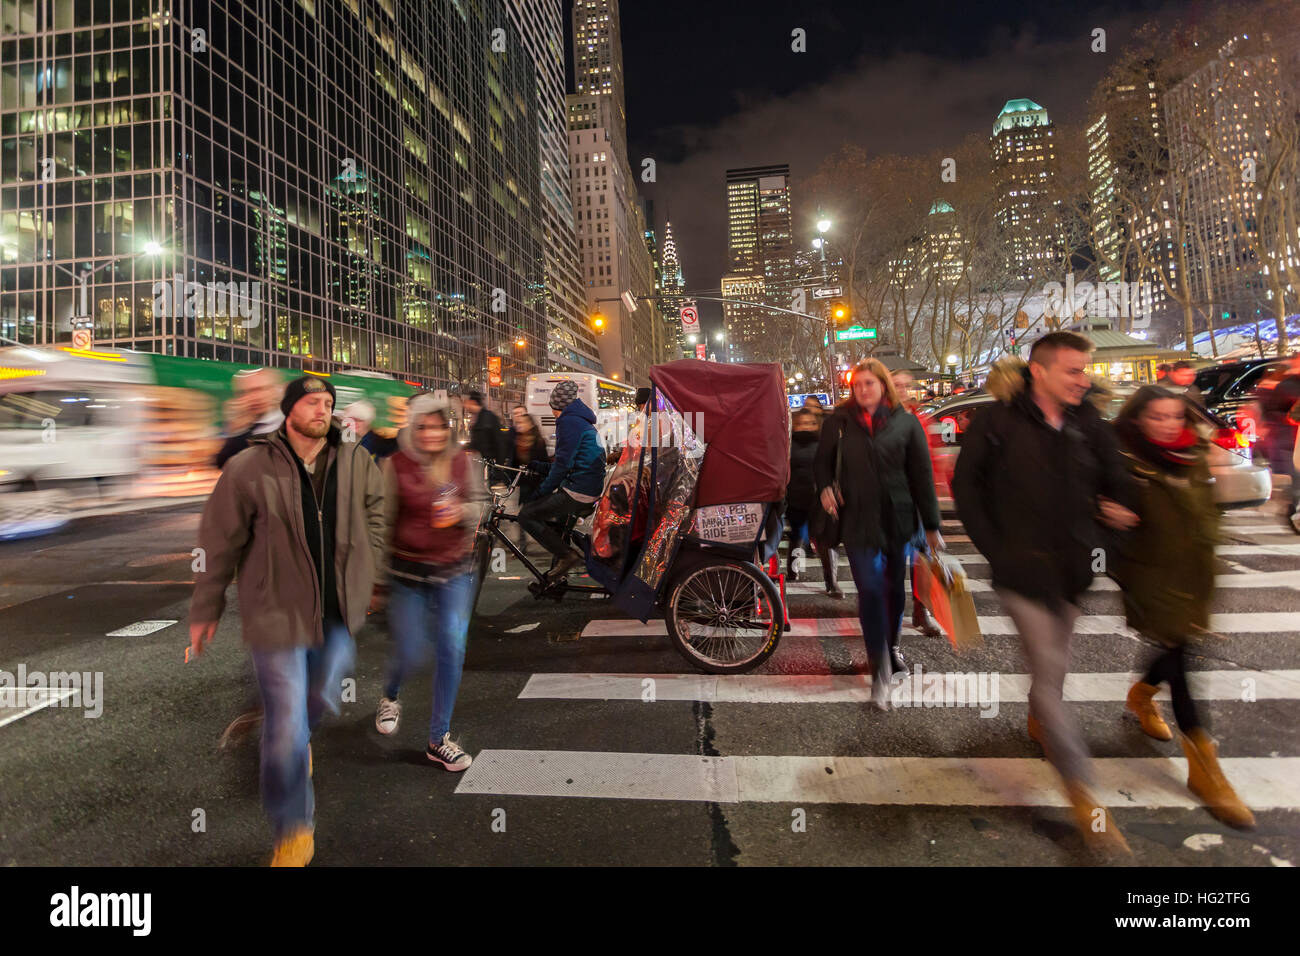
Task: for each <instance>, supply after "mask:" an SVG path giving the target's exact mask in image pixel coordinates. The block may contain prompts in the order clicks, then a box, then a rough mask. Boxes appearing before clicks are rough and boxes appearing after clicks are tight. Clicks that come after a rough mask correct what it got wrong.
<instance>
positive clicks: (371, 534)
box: [190, 426, 384, 651]
mask: <svg viewBox="0 0 1300 956" xmlns="http://www.w3.org/2000/svg"><path fill="white" fill-rule="evenodd" d="M341 438H342V436H341V433H340V432H339V429H338V428H337V427H335V426H331V427H330V430H329V432H328V433H327V435H326V447H325V449H324V450H323V451H322V452H321V454H320V456H319V457H318V458H317V463H318V464H322V465H323V466H325V467H327V468H331V469H332V472H333V474H332V476H331V477H330V478H329V479H328V481H329V484H330V486H332V487H333V489H334V492H333V494H334V497H333V503H334V521H333V522H332V527H333V535H334V546H333V548H332V549H330V548H329V547H328V546H327V544H325V543H324V542H323V541H322V540H321V535H323V533H324V525H323V523H322V522H320V521H318V522H317V523H316V524H315V526H314V528H309V526H308V522H307V521H306V517H305V515H304V513H303V501H304V490H303V483H302V475H303V472H302V471H301V465H300V463H299V460H298V457H297V455H295V454H294V452H293V449H292V447H291V446H290V445H289V443H288V438H287V436H286V434H285V431H284V429H283V428H281V430H280V431H278V432H276V433H275V434H273V435H266V436H260V437H257V438H255V439H253V440H252V442H251V443H250V444H249V447H248V448H247V449H245V450H244V451H242V452H240V453H239V454H238V455H236V456H235V457H233V458H231V459H230V461H228V462H227V463H226V467H225V469H223V471H222V473H221V478H220V479H219V480H218V481H217V485H216V487H215V488H214V489H213V491H212V495H211V497H210V498H209V499H208V502H207V505H206V506H205V507H204V509H203V518H202V520H201V521H200V523H199V546H200V547H201V548H202V554H201V560H202V564H201V565H199V570H198V571H197V572H196V574H195V581H194V597H193V600H192V601H191V603H190V618H191V620H194V621H203V622H208V621H217V620H220V619H221V615H222V613H223V612H224V611H225V606H226V588H227V587H228V586H229V585H230V581H231V579H232V578H233V577H234V576H235V573H236V571H238V573H239V610H240V617H241V619H242V623H243V635H244V643H246V644H247V645H248V646H249V647H250V648H252V649H253V650H258V651H278V650H290V649H292V648H295V647H316V646H319V645H320V644H321V643H322V642H323V640H324V624H323V622H324V616H325V610H326V605H327V603H334V602H327V601H326V600H325V596H324V591H325V588H324V585H323V583H322V578H329V577H332V578H333V582H334V586H335V587H334V590H335V593H336V601H337V608H338V611H339V615H340V616H341V618H342V619H343V621H344V623H346V624H347V626H348V629H349V630H350V631H351V632H352V633H353V634H356V633H357V632H358V631H359V630H360V629H361V627H362V625H364V624H365V621H366V610H367V609H368V607H369V606H370V597H371V594H372V593H373V591H374V585H375V574H376V570H377V568H378V567H379V565H380V561H381V560H382V556H383V547H384V537H383V534H384V511H383V504H384V502H383V482H382V480H381V478H380V474H379V469H378V468H376V467H375V463H374V462H373V461H371V460H370V456H369V455H368V454H366V452H365V451H364V450H363V449H361V448H360V446H359V445H358V444H357V443H355V442H344V441H342V440H341ZM323 510H324V509H322V511H323ZM312 517H317V516H316V515H313V516H312ZM309 531H312V533H313V534H314V535H315V536H316V537H317V541H316V542H315V543H314V544H310V543H309V542H308V532H309ZM331 550H332V553H330V552H331ZM313 552H315V553H322V552H324V553H325V555H326V557H327V558H328V559H330V560H331V561H332V565H331V567H330V568H329V569H328V570H329V571H332V574H328V573H327V574H322V573H321V572H320V570H319V569H318V568H317V565H316V561H315V558H314V553H313Z"/></svg>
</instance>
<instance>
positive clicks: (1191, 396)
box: [1160, 359, 1205, 407]
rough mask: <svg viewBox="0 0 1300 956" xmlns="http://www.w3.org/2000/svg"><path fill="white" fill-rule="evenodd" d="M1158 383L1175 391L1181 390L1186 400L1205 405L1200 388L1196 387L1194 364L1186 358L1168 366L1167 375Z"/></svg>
mask: <svg viewBox="0 0 1300 956" xmlns="http://www.w3.org/2000/svg"><path fill="white" fill-rule="evenodd" d="M1160 384H1161V385H1163V386H1165V387H1166V388H1169V389H1172V390H1173V391H1174V392H1176V393H1177V392H1181V393H1182V394H1183V395H1185V396H1186V397H1187V400H1188V401H1191V402H1195V403H1196V404H1197V405H1200V406H1202V407H1204V406H1205V397H1204V396H1202V395H1201V390H1200V389H1199V388H1197V387H1196V366H1194V365H1193V364H1192V363H1191V362H1189V361H1187V360H1186V359H1181V360H1179V361H1177V362H1175V363H1174V364H1173V365H1171V366H1169V376H1168V378H1167V379H1166V380H1165V381H1163V382H1161V383H1160Z"/></svg>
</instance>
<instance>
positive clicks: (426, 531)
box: [375, 395, 486, 771]
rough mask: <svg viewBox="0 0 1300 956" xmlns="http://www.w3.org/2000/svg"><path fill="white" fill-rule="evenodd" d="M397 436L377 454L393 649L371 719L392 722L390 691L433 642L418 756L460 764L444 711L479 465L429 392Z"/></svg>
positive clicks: (475, 514) (457, 658)
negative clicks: (391, 449)
mask: <svg viewBox="0 0 1300 956" xmlns="http://www.w3.org/2000/svg"><path fill="white" fill-rule="evenodd" d="M397 440H398V444H399V445H400V446H401V447H400V449H399V450H398V451H397V452H396V453H395V454H394V455H393V456H392V457H390V458H389V459H388V460H387V461H386V462H385V463H384V528H385V532H384V540H385V541H386V542H387V554H388V576H389V584H390V587H391V595H390V597H389V605H388V623H389V627H390V629H391V631H392V637H393V653H392V656H391V658H390V661H389V665H388V678H387V681H386V682H385V684H384V696H383V697H382V698H380V701H379V707H378V709H377V711H376V713H375V728H376V729H377V730H378V731H379V732H380V733H381V734H392V733H394V732H396V730H397V727H398V724H399V722H400V720H401V715H402V706H401V704H399V703H398V700H397V695H398V692H399V691H400V690H401V687H402V683H403V681H405V680H406V679H407V678H408V677H410V675H411V673H412V672H413V671H415V670H416V669H417V668H419V667H421V666H422V665H423V664H424V662H425V661H426V660H427V659H428V656H429V655H428V651H429V649H430V648H431V647H432V648H433V651H434V655H435V659H436V662H437V663H436V670H435V673H434V679H433V713H432V717H431V718H430V721H429V743H428V747H427V748H426V750H425V756H426V757H428V759H429V760H431V761H433V762H434V763H437V764H441V765H442V767H443V768H444V769H446V770H452V771H461V770H464V769H466V768H467V767H469V765H470V764H471V763H473V759H472V758H471V757H470V755H469V754H467V753H466V752H465V751H464V750H463V749H462V748H461V747H460V745H459V744H457V743H456V742H455V741H454V740H452V739H451V715H452V710H453V708H454V707H455V704H456V695H457V693H458V692H459V690H460V679H461V673H462V672H463V670H464V667H465V645H466V639H467V636H468V634H469V616H470V601H471V599H472V596H473V593H474V585H473V577H474V573H473V568H472V567H471V564H472V560H471V559H472V556H473V550H474V531H475V528H476V527H477V525H478V519H479V512H480V510H481V506H482V502H483V500H484V498H485V497H486V492H485V490H484V487H483V467H484V466H483V464H482V462H481V460H479V459H478V457H477V455H475V454H473V453H472V452H470V451H468V450H466V449H464V448H462V447H461V445H460V443H459V442H457V441H456V436H455V416H453V414H452V412H451V409H450V408H449V407H448V405H447V404H446V403H444V402H440V401H439V400H438V399H436V398H435V397H434V396H432V395H419V396H417V397H415V398H413V399H412V400H411V403H410V406H409V411H408V415H407V425H406V427H404V428H403V429H402V430H401V431H400V432H398V434H397Z"/></svg>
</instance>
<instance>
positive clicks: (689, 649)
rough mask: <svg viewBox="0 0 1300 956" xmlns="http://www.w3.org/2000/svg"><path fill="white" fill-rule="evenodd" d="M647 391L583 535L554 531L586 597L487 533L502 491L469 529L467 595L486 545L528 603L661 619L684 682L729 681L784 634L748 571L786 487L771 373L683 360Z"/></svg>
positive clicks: (768, 598) (500, 509)
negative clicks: (571, 600) (686, 676)
mask: <svg viewBox="0 0 1300 956" xmlns="http://www.w3.org/2000/svg"><path fill="white" fill-rule="evenodd" d="M650 382H651V394H650V401H649V403H648V404H647V406H646V412H645V414H644V415H643V416H642V417H641V418H640V419H639V420H638V421H637V423H636V425H635V426H634V427H633V429H632V433H631V435H630V436H629V441H628V442H627V444H626V445H625V447H624V449H623V453H622V455H621V456H620V459H619V462H618V464H617V465H615V466H614V469H613V471H612V472H611V473H610V474H609V475H608V476H607V479H606V483H605V490H604V493H603V494H602V495H601V497H600V499H599V500H598V501H597V502H596V504H595V505H594V506H593V508H592V509H591V512H588V513H589V514H590V515H591V527H590V529H589V530H587V531H583V530H578V529H575V528H574V527H572V526H571V525H570V526H567V527H565V528H563V529H561V530H562V531H563V532H564V533H565V534H566V536H567V539H568V540H569V542H570V543H571V545H572V546H574V547H576V548H578V549H579V550H580V551H581V552H582V553H583V554H584V555H585V557H586V569H587V573H588V575H589V576H590V578H591V580H592V581H593V582H594V583H592V584H586V583H576V582H575V583H570V581H569V578H568V577H567V576H563V577H560V578H559V579H558V580H552V579H551V578H550V577H548V576H547V575H546V574H545V573H544V572H542V571H541V570H540V569H539V568H537V567H536V566H534V565H533V564H532V562H530V561H528V559H527V558H526V557H525V556H524V555H523V554H522V552H521V551H520V550H519V549H518V548H516V547H515V545H514V543H513V542H512V541H510V539H509V537H508V536H507V535H505V534H504V533H503V532H502V531H501V529H500V527H499V523H500V522H501V521H502V520H515V518H516V517H517V516H515V515H509V514H506V513H505V511H504V506H503V505H502V501H503V500H504V499H505V498H506V497H508V494H509V489H498V491H497V493H495V494H494V501H493V504H492V505H491V507H490V508H489V511H488V515H487V519H486V521H485V522H483V523H482V524H481V526H480V529H479V535H478V538H477V540H476V545H475V546H476V549H477V550H476V570H477V572H478V577H479V582H480V585H481V581H482V578H483V576H484V575H485V574H486V572H487V567H488V559H489V555H490V551H491V548H492V547H493V543H494V542H495V543H498V544H500V545H502V546H504V547H505V548H507V549H508V550H509V551H511V552H513V553H514V554H515V556H516V557H517V558H519V559H520V561H522V562H523V563H524V565H525V567H526V568H527V569H528V570H529V571H530V572H531V573H532V574H533V576H534V577H535V578H536V579H537V580H536V582H535V583H534V584H532V585H530V586H529V589H530V591H532V593H533V595H534V596H535V597H537V598H539V599H542V598H551V599H553V600H556V601H558V600H561V599H562V598H563V597H564V595H565V594H567V593H568V592H570V591H577V592H579V593H584V592H585V593H588V594H589V593H606V594H609V595H611V596H612V598H613V602H614V604H615V605H616V606H617V607H619V608H620V609H621V610H623V611H624V612H626V613H627V614H628V615H630V616H631V617H634V618H636V619H638V620H640V621H642V622H645V621H647V620H649V618H650V617H651V615H655V614H662V616H663V620H664V623H665V628H666V630H667V634H668V637H669V639H670V640H671V641H672V643H673V645H674V646H675V647H676V648H677V650H678V651H679V652H680V653H681V654H682V655H683V656H684V657H685V658H686V659H687V660H688V661H689V662H690V663H691V665H692V666H694V667H695V668H697V669H698V670H701V671H704V672H706V673H712V674H733V673H742V672H744V671H748V670H750V669H752V668H754V667H757V666H758V665H759V664H761V663H762V662H763V661H765V660H767V658H768V657H770V656H771V655H772V652H773V651H774V650H776V645H777V642H778V640H779V639H780V636H781V632H782V629H783V627H784V623H785V608H784V606H783V604H782V601H781V594H780V591H779V590H778V588H777V585H776V582H774V581H773V580H772V579H771V577H769V576H768V575H767V573H766V572H765V571H764V570H763V569H762V567H761V566H760V562H761V560H762V558H763V556H764V554H765V553H772V552H774V550H775V548H774V545H775V544H776V542H778V541H779V540H780V537H781V532H782V514H781V507H780V506H781V503H782V501H783V500H784V498H785V490H786V484H787V483H788V482H789V478H790V416H789V408H788V403H787V399H786V393H785V379H784V377H783V376H782V374H781V366H780V365H778V364H775V363H772V364H740V363H727V364H721V363H717V362H703V361H699V360H696V359H683V360H681V361H678V362H669V363H667V364H664V365H656V366H654V367H653V368H652V369H651V371H650ZM518 479H519V475H516V479H515V482H514V483H517V482H518ZM512 487H513V485H512Z"/></svg>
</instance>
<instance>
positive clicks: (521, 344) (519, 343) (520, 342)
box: [515, 335, 528, 349]
mask: <svg viewBox="0 0 1300 956" xmlns="http://www.w3.org/2000/svg"><path fill="white" fill-rule="evenodd" d="M527 345H528V342H527V340H526V339H525V338H524V337H523V336H522V335H521V336H519V338H517V339H515V348H517V349H522V348H525V347H526V346H527Z"/></svg>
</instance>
